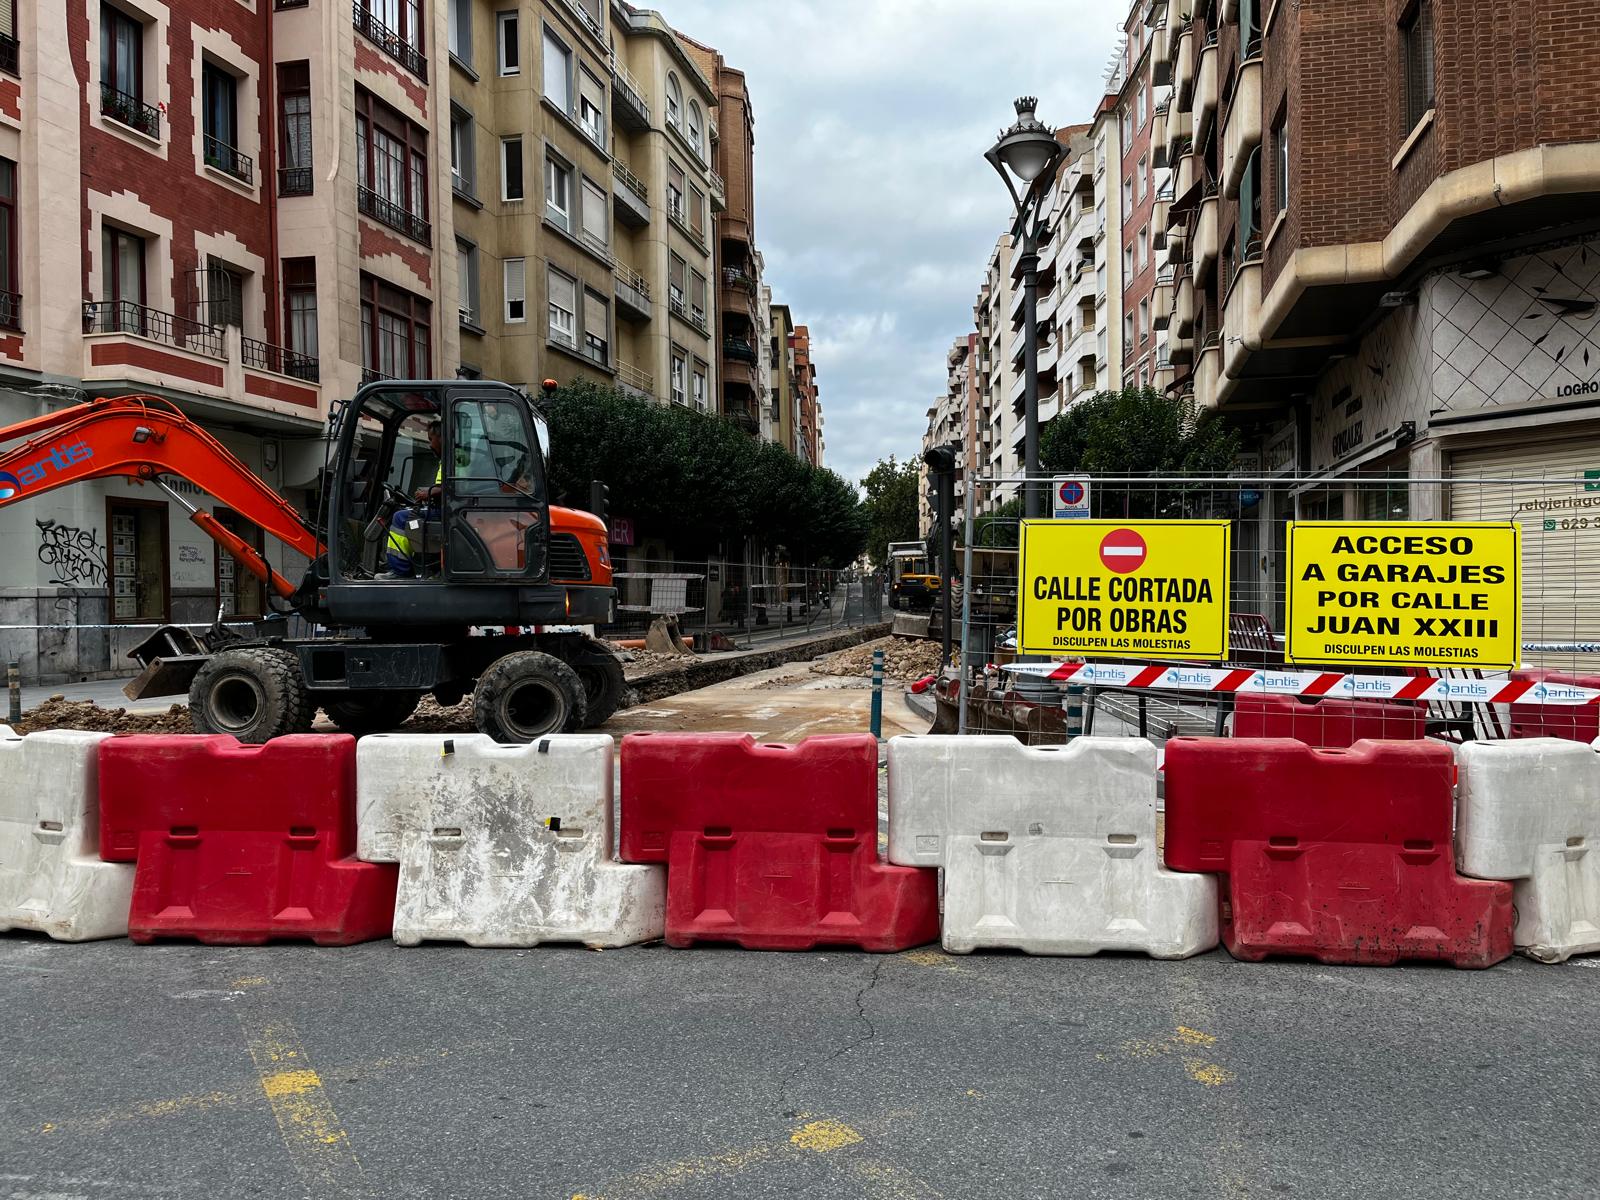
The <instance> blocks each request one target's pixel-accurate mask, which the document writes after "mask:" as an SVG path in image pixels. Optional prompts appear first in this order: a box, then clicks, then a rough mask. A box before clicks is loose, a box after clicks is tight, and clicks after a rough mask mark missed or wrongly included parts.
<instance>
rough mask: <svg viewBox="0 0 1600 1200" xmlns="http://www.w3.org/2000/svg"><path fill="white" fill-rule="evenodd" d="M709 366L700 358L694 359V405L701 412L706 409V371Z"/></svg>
mask: <svg viewBox="0 0 1600 1200" xmlns="http://www.w3.org/2000/svg"><path fill="white" fill-rule="evenodd" d="M708 370H709V368H708V367H707V366H706V364H705V363H703V362H701V361H700V360H699V359H698V358H697V359H695V360H694V393H693V398H694V406H695V407H696V408H697V409H699V410H700V411H701V412H705V411H706V372H707V371H708Z"/></svg>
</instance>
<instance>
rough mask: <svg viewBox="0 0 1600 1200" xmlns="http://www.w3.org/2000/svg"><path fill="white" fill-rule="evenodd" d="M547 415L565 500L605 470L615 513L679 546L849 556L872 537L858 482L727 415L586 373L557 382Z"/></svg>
mask: <svg viewBox="0 0 1600 1200" xmlns="http://www.w3.org/2000/svg"><path fill="white" fill-rule="evenodd" d="M545 417H546V419H547V420H548V421H549V423H550V459H551V461H550V464H549V467H548V471H549V477H550V489H551V494H552V496H553V497H555V499H556V500H557V502H558V503H566V504H572V505H579V506H581V505H584V504H587V503H588V496H589V483H590V481H591V480H596V479H598V480H601V481H603V482H604V483H605V484H606V486H607V487H609V488H610V489H611V510H612V512H614V513H622V514H626V515H627V516H629V517H632V518H633V519H634V520H635V521H637V522H638V523H639V525H640V527H641V528H643V529H645V530H647V531H649V532H652V533H655V534H657V535H658V536H660V537H661V538H663V539H664V540H665V541H666V542H667V543H668V544H669V545H671V546H672V548H673V549H674V550H675V551H677V552H678V553H680V554H692V555H696V556H698V555H705V554H712V553H715V552H716V551H717V550H719V549H720V548H722V547H724V546H727V545H728V544H730V543H734V542H739V541H742V540H743V539H744V538H746V537H760V538H763V539H765V540H766V541H767V542H768V544H769V546H771V547H776V546H778V545H782V546H783V547H784V548H785V549H786V550H787V551H788V552H789V554H790V556H791V560H792V561H794V562H796V563H797V564H801V563H803V564H808V565H814V566H844V565H846V564H848V563H849V562H851V561H852V560H854V558H855V557H856V556H857V555H858V554H860V553H861V549H862V547H863V546H864V545H865V544H866V538H867V525H866V515H865V513H864V512H863V511H862V506H861V502H860V499H859V498H858V497H857V496H856V494H855V490H854V489H853V488H852V487H850V485H849V484H848V483H846V482H845V481H844V480H843V479H841V478H840V477H839V476H838V475H837V474H835V473H834V472H832V471H827V470H823V469H819V468H817V467H812V466H809V465H807V464H806V463H803V462H801V461H800V460H799V459H797V458H795V456H794V455H792V454H790V453H788V452H787V451H786V450H783V449H782V448H780V447H778V446H774V445H770V444H763V443H757V442H754V441H752V440H751V439H750V438H749V437H748V436H747V435H746V434H744V433H743V432H742V431H740V430H739V428H738V427H737V426H735V425H734V424H733V423H732V422H730V421H726V420H724V419H722V418H721V417H716V416H710V415H707V414H705V413H699V412H695V411H694V410H693V409H689V408H685V407H683V406H682V405H678V404H657V403H654V402H652V401H648V400H641V399H639V398H638V397H636V396H630V395H628V394H627V393H625V392H623V391H622V390H621V389H619V388H614V387H604V386H602V385H600V384H595V383H590V382H588V381H586V380H574V381H572V382H571V383H568V384H565V385H564V386H562V387H561V388H559V389H557V391H556V393H555V395H554V396H553V397H552V398H551V399H550V401H549V403H548V404H547V405H546V411H545Z"/></svg>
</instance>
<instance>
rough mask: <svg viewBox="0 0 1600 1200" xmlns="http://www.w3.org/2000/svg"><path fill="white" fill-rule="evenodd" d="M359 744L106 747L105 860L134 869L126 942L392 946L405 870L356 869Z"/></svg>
mask: <svg viewBox="0 0 1600 1200" xmlns="http://www.w3.org/2000/svg"><path fill="white" fill-rule="evenodd" d="M355 798H356V740H355V738H353V737H349V736H347V735H344V734H337V735H325V736H324V735H306V736H296V737H282V738H275V739H274V740H272V741H270V742H268V743H267V744H266V745H264V746H243V745H240V744H239V743H238V742H237V741H235V740H234V739H233V738H231V737H226V736H214V737H209V736H208V737H190V736H153V735H152V736H130V737H116V738H107V739H106V740H105V741H104V742H102V743H101V744H100V857H101V858H103V859H105V860H106V861H107V862H133V861H135V860H137V862H138V864H139V865H138V867H137V869H136V870H135V873H134V880H133V905H132V909H131V911H130V914H129V918H128V936H129V937H131V938H132V939H133V940H134V941H136V942H149V941H153V940H155V939H156V938H193V939H195V940H197V941H201V942H209V943H213V944H217V945H244V946H254V945H260V944H261V943H263V942H268V941H273V940H275V939H280V938H293V939H309V940H310V941H313V942H315V943H317V944H318V945H319V946H344V945H349V944H350V943H352V942H364V941H368V940H370V939H372V938H380V937H388V936H389V933H390V931H391V929H392V928H393V925H394V893H395V884H396V882H397V880H398V878H399V875H398V871H399V868H398V867H397V866H395V865H394V864H393V863H364V862H359V861H357V859H356V857H355V850H356V821H355Z"/></svg>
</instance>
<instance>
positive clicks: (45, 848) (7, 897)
mask: <svg viewBox="0 0 1600 1200" xmlns="http://www.w3.org/2000/svg"><path fill="white" fill-rule="evenodd" d="M110 736H111V735H110V734H106V733H84V732H80V731H78V730H74V729H52V730H47V731H44V732H41V733H30V734H28V735H27V736H26V737H18V736H17V735H16V734H15V733H13V732H12V731H11V728H10V726H7V725H0V929H35V930H38V931H39V932H40V933H47V934H49V935H50V936H51V937H53V938H56V939H57V940H58V941H63V942H84V941H88V940H90V939H91V938H108V937H126V936H127V933H128V903H129V900H130V899H131V897H132V895H133V870H134V868H133V864H132V863H107V862H101V861H100V857H99V855H100V787H99V770H98V762H99V759H98V754H99V745H100V742H101V741H102V740H103V739H105V738H107V737H110Z"/></svg>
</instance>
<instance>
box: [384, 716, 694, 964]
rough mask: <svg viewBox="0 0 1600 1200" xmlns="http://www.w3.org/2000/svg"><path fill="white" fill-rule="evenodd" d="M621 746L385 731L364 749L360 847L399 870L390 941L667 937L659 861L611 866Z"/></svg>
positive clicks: (511, 942)
mask: <svg viewBox="0 0 1600 1200" xmlns="http://www.w3.org/2000/svg"><path fill="white" fill-rule="evenodd" d="M612 752H613V744H612V741H611V739H610V738H609V737H606V736H604V735H588V734H573V735H569V736H560V737H548V738H543V739H541V740H540V741H538V742H536V743H534V744H532V745H527V746H502V745H498V744H497V743H495V742H494V741H493V740H492V739H490V738H488V737H486V736H484V735H482V734H471V735H467V736H455V737H448V738H447V737H440V736H433V735H427V734H389V735H382V736H373V737H365V738H362V739H361V741H360V743H359V744H358V746H357V749H356V824H357V834H356V842H357V854H358V855H359V857H361V858H363V859H365V860H366V861H368V862H397V863H399V864H400V885H399V890H398V893H397V895H396V899H395V914H394V940H395V941H396V942H398V943H400V944H401V945H403V946H414V945H416V944H417V943H418V942H421V941H424V940H442V941H462V942H466V943H467V944H468V945H471V946H534V945H538V944H539V943H540V942H582V943H583V944H585V945H588V946H626V945H630V944H632V943H634V942H644V941H649V940H650V939H652V938H658V937H661V936H662V933H663V931H664V924H665V918H666V893H667V875H666V868H665V867H664V866H630V865H624V864H622V863H618V862H614V861H613V860H612V847H613V844H614V840H615V839H614V837H613V832H614V828H615V826H614V820H613V816H612V801H611V796H612V758H613V753H612Z"/></svg>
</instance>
